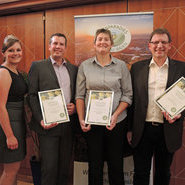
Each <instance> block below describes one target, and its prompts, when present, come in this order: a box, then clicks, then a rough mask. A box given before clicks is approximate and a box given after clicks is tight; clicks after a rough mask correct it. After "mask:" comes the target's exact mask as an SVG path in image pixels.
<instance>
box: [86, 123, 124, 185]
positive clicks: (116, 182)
mask: <svg viewBox="0 0 185 185" xmlns="http://www.w3.org/2000/svg"><path fill="white" fill-rule="evenodd" d="M125 128H126V124H125V121H122V122H120V123H118V124H117V125H116V127H115V128H114V129H113V130H112V131H109V130H107V129H106V127H104V126H92V128H91V130H90V131H89V132H87V133H86V140H87V146H88V160H89V161H88V162H89V185H103V164H104V159H105V158H106V160H107V165H108V176H109V184H110V185H124V175H123V149H124V146H123V139H124V134H125V132H126V129H125Z"/></svg>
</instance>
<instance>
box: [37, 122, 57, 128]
mask: <svg viewBox="0 0 185 185" xmlns="http://www.w3.org/2000/svg"><path fill="white" fill-rule="evenodd" d="M40 124H41V126H42V127H43V128H44V129H46V130H47V129H50V128H53V127H56V126H57V125H58V123H51V124H49V125H45V124H44V121H43V120H41V122H40Z"/></svg>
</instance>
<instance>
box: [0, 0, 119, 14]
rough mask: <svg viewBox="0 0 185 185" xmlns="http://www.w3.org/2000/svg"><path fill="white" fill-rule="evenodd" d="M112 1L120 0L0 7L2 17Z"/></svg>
mask: <svg viewBox="0 0 185 185" xmlns="http://www.w3.org/2000/svg"><path fill="white" fill-rule="evenodd" d="M111 1H119V0H101V1H100V0H85V1H84V0H20V1H16V2H10V1H8V0H6V2H7V3H5V4H2V5H1V7H0V15H10V14H17V13H29V12H33V11H42V10H48V9H53V8H61V7H62V8H64V7H72V6H80V5H87V4H98V3H103V2H111Z"/></svg>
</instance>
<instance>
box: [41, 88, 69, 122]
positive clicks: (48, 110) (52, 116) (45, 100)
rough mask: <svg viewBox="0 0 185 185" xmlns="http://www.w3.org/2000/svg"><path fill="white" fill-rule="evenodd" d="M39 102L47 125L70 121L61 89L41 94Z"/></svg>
mask: <svg viewBox="0 0 185 185" xmlns="http://www.w3.org/2000/svg"><path fill="white" fill-rule="evenodd" d="M39 100H40V105H41V110H42V115H43V120H44V124H45V125H50V124H51V123H63V122H68V121H69V116H68V111H67V107H66V103H65V99H64V95H63V91H62V90H61V89H54V90H49V91H42V92H39Z"/></svg>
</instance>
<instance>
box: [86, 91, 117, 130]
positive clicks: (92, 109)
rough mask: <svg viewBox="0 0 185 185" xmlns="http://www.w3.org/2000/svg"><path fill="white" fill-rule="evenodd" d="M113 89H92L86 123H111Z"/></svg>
mask: <svg viewBox="0 0 185 185" xmlns="http://www.w3.org/2000/svg"><path fill="white" fill-rule="evenodd" d="M113 97H114V92H113V91H95V90H91V91H90V94H89V100H88V105H87V111H86V118H85V123H86V124H93V125H105V126H106V125H110V121H111V115H112V105H113Z"/></svg>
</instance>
